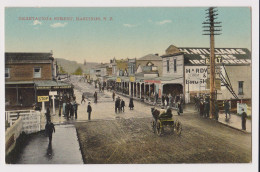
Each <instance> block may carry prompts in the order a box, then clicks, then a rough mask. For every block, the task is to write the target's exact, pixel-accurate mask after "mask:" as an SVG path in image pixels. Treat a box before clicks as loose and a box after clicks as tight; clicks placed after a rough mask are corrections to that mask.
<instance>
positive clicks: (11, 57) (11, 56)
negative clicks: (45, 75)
mask: <svg viewBox="0 0 260 172" xmlns="http://www.w3.org/2000/svg"><path fill="white" fill-rule="evenodd" d="M53 59H54V58H53V57H52V54H51V53H28V52H21V53H20V52H15V53H12V52H6V53H5V62H19V61H23V62H25V61H30V62H34V61H49V60H53Z"/></svg>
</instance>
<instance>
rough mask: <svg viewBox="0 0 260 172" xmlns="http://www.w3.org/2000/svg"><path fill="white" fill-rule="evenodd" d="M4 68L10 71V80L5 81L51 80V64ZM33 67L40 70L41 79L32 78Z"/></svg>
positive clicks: (10, 65) (9, 65)
mask: <svg viewBox="0 0 260 172" xmlns="http://www.w3.org/2000/svg"><path fill="white" fill-rule="evenodd" d="M5 67H6V68H9V71H10V78H6V79H5V81H32V80H51V79H52V71H51V63H49V64H42V63H39V64H37V63H34V64H6V65H5ZM34 67H40V68H41V78H34V76H33V74H34Z"/></svg>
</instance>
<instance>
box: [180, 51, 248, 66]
mask: <svg viewBox="0 0 260 172" xmlns="http://www.w3.org/2000/svg"><path fill="white" fill-rule="evenodd" d="M179 50H180V51H182V52H184V57H185V59H186V62H185V63H186V65H187V64H190V65H205V63H207V61H208V60H207V59H209V57H210V49H209V48H179ZM215 56H216V62H217V63H224V64H225V65H246V64H251V52H250V51H249V50H248V49H247V48H215Z"/></svg>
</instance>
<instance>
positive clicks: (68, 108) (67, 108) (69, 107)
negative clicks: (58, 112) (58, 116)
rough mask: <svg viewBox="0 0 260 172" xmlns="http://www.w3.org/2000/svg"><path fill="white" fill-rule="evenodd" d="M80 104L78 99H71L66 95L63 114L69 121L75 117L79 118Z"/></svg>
mask: <svg viewBox="0 0 260 172" xmlns="http://www.w3.org/2000/svg"><path fill="white" fill-rule="evenodd" d="M78 105H79V104H78V103H77V102H76V97H75V96H73V97H71V98H66V95H64V97H63V107H62V113H63V116H64V117H66V118H67V119H69V118H73V117H74V116H75V119H77V118H78Z"/></svg>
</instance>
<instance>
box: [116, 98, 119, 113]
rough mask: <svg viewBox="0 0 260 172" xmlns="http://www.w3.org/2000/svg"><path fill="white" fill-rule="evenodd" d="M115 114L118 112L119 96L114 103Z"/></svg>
mask: <svg viewBox="0 0 260 172" xmlns="http://www.w3.org/2000/svg"><path fill="white" fill-rule="evenodd" d="M115 112H116V113H119V112H120V97H119V96H118V97H117V98H116V101H115Z"/></svg>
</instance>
